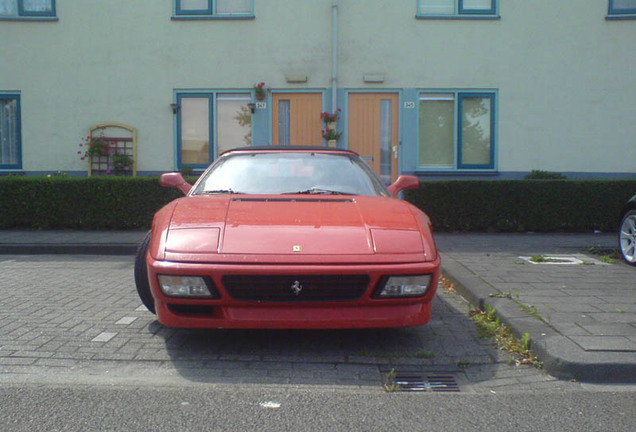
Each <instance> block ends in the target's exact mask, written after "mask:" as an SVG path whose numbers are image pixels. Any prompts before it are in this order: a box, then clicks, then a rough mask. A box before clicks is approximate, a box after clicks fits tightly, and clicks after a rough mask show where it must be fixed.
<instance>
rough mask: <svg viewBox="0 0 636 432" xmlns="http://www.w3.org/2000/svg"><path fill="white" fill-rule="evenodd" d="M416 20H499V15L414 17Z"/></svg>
mask: <svg viewBox="0 0 636 432" xmlns="http://www.w3.org/2000/svg"><path fill="white" fill-rule="evenodd" d="M415 18H416V19H418V20H482V21H496V20H500V19H501V16H500V15H415Z"/></svg>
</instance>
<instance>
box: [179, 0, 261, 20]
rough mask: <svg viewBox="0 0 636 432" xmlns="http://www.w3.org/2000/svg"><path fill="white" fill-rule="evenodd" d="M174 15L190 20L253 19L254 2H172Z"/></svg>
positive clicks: (245, 0)
mask: <svg viewBox="0 0 636 432" xmlns="http://www.w3.org/2000/svg"><path fill="white" fill-rule="evenodd" d="M174 1H175V6H174V8H175V9H174V10H175V15H176V16H177V17H186V18H187V17H190V18H225V19H228V18H235V19H245V18H253V17H254V0H174Z"/></svg>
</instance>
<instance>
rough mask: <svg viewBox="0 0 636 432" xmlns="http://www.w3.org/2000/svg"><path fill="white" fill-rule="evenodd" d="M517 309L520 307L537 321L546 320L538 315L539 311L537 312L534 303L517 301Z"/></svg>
mask: <svg viewBox="0 0 636 432" xmlns="http://www.w3.org/2000/svg"><path fill="white" fill-rule="evenodd" d="M519 309H521V310H522V311H524V312H525V313H527V314H528V315H530V316H533V317H535V318H536V319H538V320H539V321H543V322H546V320H544V319H543V317H542V316H541V315H539V312H537V308H536V307H535V306H534V305H531V304H525V303H519Z"/></svg>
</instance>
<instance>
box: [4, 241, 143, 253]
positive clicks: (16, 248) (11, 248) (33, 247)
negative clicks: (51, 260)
mask: <svg viewBox="0 0 636 432" xmlns="http://www.w3.org/2000/svg"><path fill="white" fill-rule="evenodd" d="M137 247H138V245H136V244H129V243H109V244H42V243H40V244H35V243H23V244H3V245H0V255H135V254H136V252H137Z"/></svg>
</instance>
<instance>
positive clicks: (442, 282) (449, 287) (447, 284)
mask: <svg viewBox="0 0 636 432" xmlns="http://www.w3.org/2000/svg"><path fill="white" fill-rule="evenodd" d="M438 286H440V287H441V288H443V289H444V291H446V292H447V293H449V294H457V291H456V290H455V287H454V286H453V283H452V282H451V281H450V280H448V279H447V278H446V277H445V276H444V275H443V274H440V275H439V282H438Z"/></svg>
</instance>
